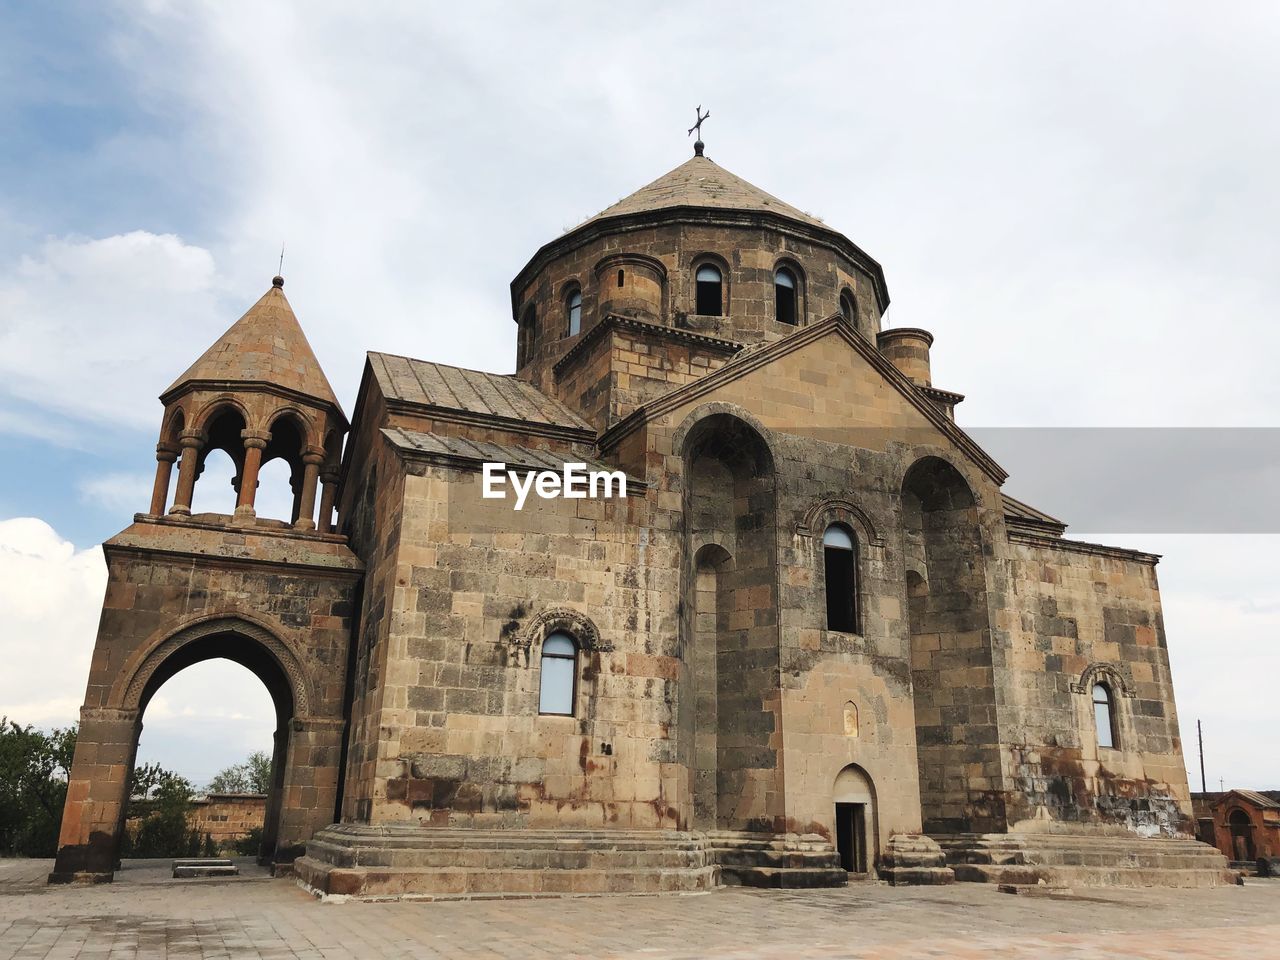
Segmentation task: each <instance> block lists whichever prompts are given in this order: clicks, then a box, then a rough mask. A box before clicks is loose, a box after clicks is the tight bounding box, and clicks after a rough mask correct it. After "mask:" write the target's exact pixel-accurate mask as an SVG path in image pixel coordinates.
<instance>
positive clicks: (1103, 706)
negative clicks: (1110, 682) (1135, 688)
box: [1093, 683, 1116, 747]
mask: <svg viewBox="0 0 1280 960" xmlns="http://www.w3.org/2000/svg"><path fill="white" fill-rule="evenodd" d="M1093 722H1094V724H1095V725H1096V726H1097V728H1098V746H1100V747H1115V745H1116V725H1115V713H1114V711H1112V709H1111V691H1110V690H1108V689H1107V685H1106V684H1105V683H1095V684H1094V685H1093Z"/></svg>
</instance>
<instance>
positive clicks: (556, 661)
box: [538, 631, 578, 717]
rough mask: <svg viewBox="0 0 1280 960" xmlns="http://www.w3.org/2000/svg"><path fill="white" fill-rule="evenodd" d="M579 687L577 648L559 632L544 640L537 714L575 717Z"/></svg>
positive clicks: (567, 635)
mask: <svg viewBox="0 0 1280 960" xmlns="http://www.w3.org/2000/svg"><path fill="white" fill-rule="evenodd" d="M577 686H578V645H577V644H576V643H575V642H574V640H573V637H571V636H569V634H567V633H563V632H561V631H556V632H555V633H552V634H549V635H548V636H547V639H545V640H543V641H542V678H541V680H540V681H539V688H538V712H539V713H550V714H556V715H559V716H565V717H571V716H573V703H574V700H575V699H576V697H575V694H576V693H577Z"/></svg>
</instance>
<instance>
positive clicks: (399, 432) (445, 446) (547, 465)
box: [382, 427, 643, 487]
mask: <svg viewBox="0 0 1280 960" xmlns="http://www.w3.org/2000/svg"><path fill="white" fill-rule="evenodd" d="M382 435H383V436H385V437H386V438H387V439H388V440H390V441H391V443H392V444H394V445H395V446H396V447H397V448H398V449H400V450H404V451H406V452H409V453H419V454H423V455H425V456H436V457H442V458H448V459H454V460H470V461H474V462H475V463H477V464H479V463H505V464H507V466H508V467H524V468H527V469H530V470H556V471H559V470H560V469H561V468H562V467H563V466H564V464H565V463H566V462H568V463H583V464H586V467H587V469H588V470H609V471H612V470H616V469H617V468H616V467H611V466H609V465H608V464H606V463H604V462H602V461H600V460H596V459H593V458H592V457H588V456H583V455H581V454H578V453H573V454H565V453H559V452H556V451H553V450H535V449H533V448H531V447H523V446H517V445H515V444H508V443H490V442H488V441H482V440H468V439H466V438H464V437H442V436H439V435H437V434H434V433H420V432H418V431H416V430H405V429H404V428H403V427H385V428H383V431H382ZM627 485H628V486H629V487H630V486H633V485H634V486H637V487H643V483H641V482H640V481H639V480H637V479H635V478H633V477H628V478H627Z"/></svg>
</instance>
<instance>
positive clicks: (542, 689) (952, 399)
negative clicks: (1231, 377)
mask: <svg viewBox="0 0 1280 960" xmlns="http://www.w3.org/2000/svg"><path fill="white" fill-rule="evenodd" d="M283 287H284V281H283V280H282V279H281V278H280V277H276V278H275V280H274V282H273V284H272V286H271V287H270V288H269V289H268V290H267V292H266V293H265V294H264V295H263V296H262V298H261V299H260V300H258V302H257V303H255V304H254V305H253V306H252V307H250V308H249V310H248V312H247V313H246V314H245V315H244V316H243V317H241V318H240V320H238V321H237V322H236V323H235V324H234V325H233V326H232V327H231V328H230V329H229V330H228V331H227V332H226V333H225V334H224V335H223V336H222V337H221V339H219V340H218V341H217V342H216V343H215V344H213V346H211V347H210V348H209V349H208V350H207V351H205V353H204V354H203V355H201V356H200V357H199V359H197V360H196V361H195V363H194V364H192V366H191V367H190V368H189V369H188V370H187V371H186V372H185V373H183V374H182V375H181V376H179V377H178V378H177V380H175V381H174V382H173V384H172V385H170V386H169V387H168V389H167V390H165V391H164V393H163V394H162V395H161V397H160V400H161V403H162V404H163V407H164V412H163V416H162V418H161V420H160V432H159V443H158V444H157V447H156V461H157V463H156V478H155V488H154V493H153V495H152V499H151V503H150V505H149V507H148V508H147V510H146V512H145V513H139V514H137V515H136V516H135V517H134V518H133V523H132V524H131V525H130V526H129V527H128V528H127V529H125V530H124V531H123V532H121V533H120V534H118V535H117V536H115V537H113V538H111V539H110V540H108V541H107V542H106V544H104V551H105V555H106V560H107V564H108V567H109V571H110V577H109V584H108V587H107V591H106V597H105V600H104V603H103V611H102V619H101V624H100V628H99V632H98V636H97V641H96V646H95V647H94V653H93V659H92V667H91V671H90V675H89V678H88V686H87V690H86V692H85V700H84V706H83V708H82V711H81V726H80V737H79V741H78V743H77V746H76V753H75V761H74V765H73V771H72V776H71V782H70V785H69V790H68V795H67V802H66V811H65V816H64V819H63V824H62V833H61V839H60V849H59V852H58V858H57V863H56V867H55V870H54V873H53V874H52V876H51V878H50V879H51V881H54V882H67V881H89V880H96V881H104V880H110V879H111V877H112V874H113V870H114V869H115V868H116V867H117V864H118V861H117V856H118V847H119V839H120V836H121V830H122V824H123V820H124V817H125V813H126V805H127V782H128V779H129V773H130V770H131V769H132V766H133V763H134V758H135V754H136V750H137V743H138V737H139V734H140V731H141V729H142V721H143V719H144V715H145V711H146V708H147V703H148V701H149V700H150V698H151V697H152V695H153V694H154V693H155V692H156V690H157V689H158V688H159V687H160V686H161V685H162V684H163V683H164V682H165V681H166V680H167V679H169V678H170V677H172V676H173V675H174V674H175V673H177V672H178V671H180V670H182V669H183V668H185V667H187V666H190V665H192V664H194V663H197V662H200V661H202V660H206V659H210V658H227V659H230V660H233V661H236V662H238V663H240V664H243V665H244V666H245V667H247V668H248V669H249V670H250V671H252V672H253V673H254V674H255V675H256V676H257V677H259V678H260V679H261V680H262V682H263V683H264V684H265V686H266V687H267V689H268V690H269V692H270V694H271V696H272V698H273V701H274V703H275V707H276V712H277V717H278V723H277V729H276V734H275V752H274V762H273V786H272V789H271V792H270V794H269V797H268V803H267V818H266V826H265V829H264V836H263V846H262V850H261V857H262V859H263V862H268V863H270V864H272V865H273V867H274V868H275V870H276V871H277V872H280V873H289V872H291V873H292V874H293V875H295V876H296V877H297V880H298V882H299V883H301V884H302V885H303V886H305V887H306V888H308V889H310V890H312V891H313V892H315V893H316V894H317V895H321V896H330V897H345V896H353V897H385V896H419V897H446V896H472V895H482V894H483V895H504V894H506V895H521V896H525V895H540V894H563V893H602V892H615V893H624V892H644V893H650V892H667V891H673V892H674V891H695V890H704V889H708V888H711V887H714V886H716V885H718V884H724V883H737V884H752V885H757V886H766V887H799V886H821V885H834V884H843V883H846V882H848V880H849V879H850V878H851V877H855V878H861V877H880V878H883V879H887V880H889V881H890V882H893V883H945V882H951V881H954V880H970V881H999V882H1005V883H1037V882H1039V881H1042V880H1043V881H1045V882H1064V883H1077V884H1130V885H1142V884H1170V885H1180V886H1202V885H1206V886H1207V885H1212V884H1216V883H1221V882H1226V881H1228V880H1230V879H1231V874H1230V873H1229V872H1228V871H1227V869H1226V861H1225V859H1224V858H1223V857H1222V856H1221V855H1220V854H1218V853H1217V852H1216V851H1214V850H1213V849H1212V848H1210V847H1208V846H1206V845H1204V844H1200V843H1197V842H1196V841H1194V840H1192V839H1191V837H1192V833H1193V821H1192V819H1191V806H1190V799H1189V794H1188V787H1187V778H1186V773H1185V769H1184V766H1183V755H1182V744H1181V740H1180V736H1179V731H1178V721H1177V715H1176V712H1175V708H1174V699H1173V687H1172V683H1171V679H1170V674H1169V659H1168V654H1167V649H1166V641H1165V634H1164V627H1163V622H1162V619H1161V611H1160V595H1159V588H1158V586H1157V582H1156V561H1157V557H1155V556H1153V555H1150V554H1145V553H1140V552H1135V551H1132V550H1127V549H1117V548H1113V547H1107V546H1102V545H1098V544H1093V543H1084V542H1080V541H1076V540H1072V539H1067V538H1066V537H1064V531H1065V529H1066V527H1065V524H1063V523H1062V522H1060V521H1058V520H1056V519H1054V518H1053V517H1052V516H1049V515H1047V514H1045V513H1042V512H1040V511H1039V510H1037V509H1033V508H1032V507H1030V506H1028V505H1026V504H1023V503H1020V502H1019V501H1017V500H1014V499H1012V498H1010V497H1009V496H1007V495H1005V494H1004V493H1003V492H1002V489H1001V488H1002V485H1003V484H1004V482H1005V479H1006V474H1005V471H1004V470H1002V469H1001V467H1000V465H999V464H998V463H996V462H995V461H994V460H993V459H992V458H991V457H990V456H988V455H987V454H986V453H985V452H984V451H983V450H982V449H981V448H980V447H979V446H978V445H977V444H976V443H975V442H974V441H973V440H972V439H971V438H970V437H969V436H968V435H967V434H966V433H965V432H964V430H962V429H961V428H960V427H959V426H957V424H956V420H955V408H956V406H957V405H958V404H959V403H960V402H961V401H962V400H963V399H964V398H963V396H962V395H961V394H959V393H954V392H952V391H950V390H947V389H942V388H939V387H937V386H934V384H933V383H932V380H931V378H930V363H929V357H930V349H931V347H932V343H933V338H932V336H931V335H930V334H929V333H928V332H926V331H925V330H922V329H917V328H906V327H894V328H885V327H884V326H883V325H882V316H883V315H884V312H885V310H886V308H887V307H888V306H889V293H888V289H887V287H886V284H885V277H884V273H883V271H882V270H881V267H880V265H879V264H878V263H877V262H876V261H875V260H873V259H872V258H871V257H870V256H868V255H867V254H866V253H865V252H863V250H862V249H861V248H859V247H858V246H857V245H855V244H854V243H853V242H851V241H850V240H849V239H848V238H847V237H845V236H844V235H843V234H841V233H838V232H836V231H835V230H833V229H831V228H830V227H828V226H827V225H826V224H824V223H823V222H822V221H820V220H818V219H816V218H814V217H812V216H810V215H808V214H806V213H803V212H802V211H800V210H798V209H796V208H794V207H792V206H790V205H788V204H787V203H784V202H783V201H781V200H778V199H777V198H775V197H773V196H771V195H769V194H767V193H765V192H763V191H762V190H760V189H758V188H756V187H754V186H752V185H751V184H749V183H747V182H745V181H744V180H742V179H740V178H739V177H736V176H734V175H733V174H732V173H730V172H728V171H727V170H725V169H724V168H723V167H721V166H719V165H717V164H716V163H715V162H713V161H712V160H711V159H710V158H708V157H706V156H705V155H704V147H703V145H702V143H701V142H699V143H698V144H697V145H696V147H695V155H694V156H693V157H692V158H690V159H689V160H688V161H687V162H685V163H683V164H681V165H680V166H678V167H676V168H675V169H674V170H672V171H671V172H669V173H667V174H666V175H664V176H662V177H660V178H659V179H657V180H655V181H654V182H653V183H651V184H649V185H648V186H646V187H643V188H641V189H640V190H638V191H637V192H635V193H633V194H632V195H630V196H629V197H627V198H626V199H624V200H622V201H620V202H619V203H617V204H615V205H613V206H611V207H609V208H608V209H606V210H604V211H603V212H602V213H600V214H598V215H597V216H595V217H593V218H591V219H590V220H588V221H586V222H585V223H582V224H580V225H579V226H577V227H576V228H574V229H572V230H570V231H568V232H566V233H564V234H563V235H561V236H559V237H557V238H556V239H554V240H552V241H550V242H548V243H547V244H545V245H544V246H543V247H542V248H541V249H539V250H538V251H537V252H535V253H534V254H533V256H532V258H531V259H530V260H529V262H528V263H527V264H525V266H524V267H523V268H521V270H520V271H519V273H518V274H517V275H516V277H515V279H514V280H513V281H512V283H511V311H512V319H513V322H514V327H515V340H516V362H515V367H516V369H515V372H514V374H494V373H484V372H480V371H476V370H466V369H461V368H457V367H450V366H445V365H443V364H440V363H434V362H431V361H429V360H416V359H411V358H409V357H403V356H394V355H390V354H381V353H370V354H368V355H367V358H366V360H365V365H364V375H363V380H362V382H361V385H360V389H359V393H358V396H357V398H356V402H355V408H354V410H353V411H352V413H351V419H350V420H348V419H347V416H346V414H345V413H344V411H343V409H342V407H341V405H340V404H339V402H338V400H337V398H336V397H335V395H334V392H333V390H332V389H331V388H330V385H329V383H328V381H327V379H326V377H325V374H324V372H323V371H322V370H321V369H320V366H319V364H318V363H317V361H316V358H315V355H314V354H313V352H312V350H311V348H310V347H309V345H308V343H307V340H306V337H305V336H304V334H303V332H302V328H301V327H300V325H299V323H298V320H297V318H296V317H295V316H294V314H293V311H292V310H291V309H290V306H289V303H288V301H287V299H286V298H285V293H284V289H283ZM193 353H194V351H193ZM948 386H955V385H954V384H949V385H948ZM214 451H222V452H224V453H225V454H227V455H228V456H229V457H230V459H231V460H232V462H233V463H234V466H235V479H234V481H233V486H234V488H235V500H234V506H233V507H231V506H230V505H229V512H227V513H225V514H215V513H201V512H193V510H192V503H193V491H194V490H195V488H196V486H197V485H198V484H199V483H200V477H201V473H202V471H203V469H204V465H205V460H206V458H207V457H208V456H209V455H210V454H211V453H213V452H214ZM277 459H278V460H282V461H284V463H285V464H287V466H288V469H289V470H290V471H291V476H292V491H293V508H292V514H293V516H292V520H291V521H284V520H268V519H265V518H262V517H259V516H258V515H257V510H256V509H255V498H256V496H257V493H258V488H259V474H260V471H261V470H262V468H263V466H264V465H266V464H268V463H270V462H271V461H274V460H277ZM486 464H502V465H503V467H502V469H503V470H505V471H509V474H510V475H511V476H513V479H519V478H520V477H521V476H526V475H533V474H538V475H540V476H541V475H544V474H546V473H554V472H560V471H563V470H566V469H568V468H566V464H569V465H576V466H577V467H579V468H582V469H586V470H589V471H598V472H599V474H600V475H605V474H608V475H609V476H611V477H613V478H615V479H618V480H620V481H625V493H624V494H623V493H622V491H621V489H620V488H621V486H622V484H621V483H618V484H615V487H616V488H618V489H615V491H614V492H615V493H616V494H618V495H613V496H604V495H599V492H597V495H594V496H592V495H587V496H578V497H569V496H559V497H553V496H548V497H542V496H531V497H530V498H529V499H528V500H527V501H526V502H525V503H524V504H523V506H522V507H521V509H516V506H515V502H514V500H513V498H511V497H493V496H486V495H485V484H484V482H483V480H484V477H485V470H486V467H485V465H486ZM139 506H142V504H139Z"/></svg>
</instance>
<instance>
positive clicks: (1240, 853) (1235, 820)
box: [1227, 810, 1254, 860]
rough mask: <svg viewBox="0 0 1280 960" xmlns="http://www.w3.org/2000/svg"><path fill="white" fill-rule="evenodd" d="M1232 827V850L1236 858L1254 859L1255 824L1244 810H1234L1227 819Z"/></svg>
mask: <svg viewBox="0 0 1280 960" xmlns="http://www.w3.org/2000/svg"><path fill="white" fill-rule="evenodd" d="M1227 823H1228V825H1229V827H1230V829H1231V850H1232V855H1233V856H1234V857H1235V859H1236V860H1253V859H1254V851H1253V824H1251V823H1250V822H1249V815H1248V814H1247V813H1245V812H1244V811H1243V810H1232V811H1231V816H1230V818H1229V819H1228V821H1227Z"/></svg>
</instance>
